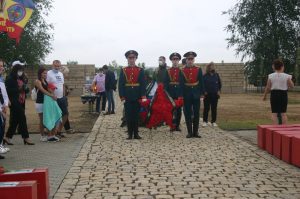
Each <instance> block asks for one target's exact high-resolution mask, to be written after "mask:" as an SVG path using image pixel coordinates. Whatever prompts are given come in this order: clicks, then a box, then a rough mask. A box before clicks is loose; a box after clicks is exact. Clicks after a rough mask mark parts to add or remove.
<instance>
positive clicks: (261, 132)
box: [257, 125, 282, 150]
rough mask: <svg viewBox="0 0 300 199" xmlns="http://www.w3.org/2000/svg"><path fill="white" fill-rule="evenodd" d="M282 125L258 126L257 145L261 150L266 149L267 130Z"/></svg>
mask: <svg viewBox="0 0 300 199" xmlns="http://www.w3.org/2000/svg"><path fill="white" fill-rule="evenodd" d="M280 126H282V125H258V126H257V145H258V146H259V148H261V149H264V150H265V149H266V129H267V128H274V127H280Z"/></svg>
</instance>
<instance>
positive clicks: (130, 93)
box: [118, 51, 146, 139]
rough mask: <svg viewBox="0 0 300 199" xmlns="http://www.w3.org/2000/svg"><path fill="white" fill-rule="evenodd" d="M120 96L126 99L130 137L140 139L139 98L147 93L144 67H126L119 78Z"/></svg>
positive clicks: (126, 115)
mask: <svg viewBox="0 0 300 199" xmlns="http://www.w3.org/2000/svg"><path fill="white" fill-rule="evenodd" d="M130 54H134V55H136V56H137V55H138V54H137V52H136V51H128V52H127V53H126V54H125V56H126V58H127V57H128V56H129V55H130ZM118 87H119V89H118V90H119V96H120V98H121V99H124V100H125V104H124V107H125V117H126V122H127V128H128V139H132V138H133V137H134V138H135V139H140V136H139V135H138V121H139V111H140V104H139V100H140V99H141V98H142V97H144V96H145V95H146V88H145V75H144V69H142V68H139V67H137V66H128V67H124V68H123V69H122V70H121V73H120V78H119V85H118Z"/></svg>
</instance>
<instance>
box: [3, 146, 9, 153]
mask: <svg viewBox="0 0 300 199" xmlns="http://www.w3.org/2000/svg"><path fill="white" fill-rule="evenodd" d="M1 147H2V148H4V149H5V150H6V151H7V152H9V151H10V148H8V147H6V146H4V145H1Z"/></svg>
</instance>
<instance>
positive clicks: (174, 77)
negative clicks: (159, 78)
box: [168, 67, 180, 82]
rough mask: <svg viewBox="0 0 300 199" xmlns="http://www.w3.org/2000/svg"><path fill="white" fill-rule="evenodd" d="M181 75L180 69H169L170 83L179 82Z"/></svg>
mask: <svg viewBox="0 0 300 199" xmlns="http://www.w3.org/2000/svg"><path fill="white" fill-rule="evenodd" d="M179 73H180V69H179V68H175V67H172V68H169V69H168V74H169V77H170V81H171V82H179Z"/></svg>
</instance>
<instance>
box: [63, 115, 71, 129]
mask: <svg viewBox="0 0 300 199" xmlns="http://www.w3.org/2000/svg"><path fill="white" fill-rule="evenodd" d="M64 128H65V130H66V131H67V130H70V129H71V125H70V121H69V118H68V119H67V121H66V123H65V124H64Z"/></svg>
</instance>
